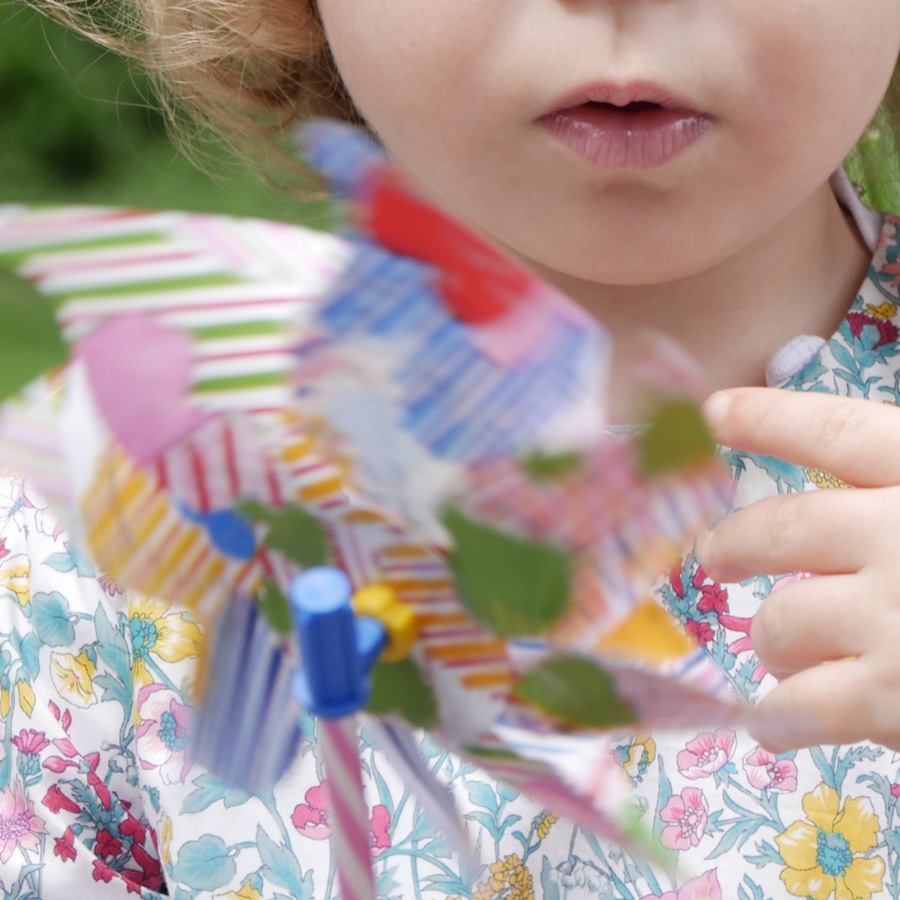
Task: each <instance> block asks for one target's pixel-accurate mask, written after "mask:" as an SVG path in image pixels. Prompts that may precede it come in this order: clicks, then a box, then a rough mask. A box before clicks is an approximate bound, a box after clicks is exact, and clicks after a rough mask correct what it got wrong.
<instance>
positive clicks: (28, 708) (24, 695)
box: [16, 681, 34, 719]
mask: <svg viewBox="0 0 900 900" xmlns="http://www.w3.org/2000/svg"><path fill="white" fill-rule="evenodd" d="M16 689H17V690H18V692H19V706H21V707H22V712H24V713H25V715H26V716H28V718H29V719H30V718H31V714H32V713H33V712H34V691H33V690H32V689H31V685H30V684H29V683H28V682H27V681H20V682H18V683H17V684H16Z"/></svg>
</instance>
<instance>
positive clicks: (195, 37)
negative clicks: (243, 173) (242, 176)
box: [36, 0, 363, 162]
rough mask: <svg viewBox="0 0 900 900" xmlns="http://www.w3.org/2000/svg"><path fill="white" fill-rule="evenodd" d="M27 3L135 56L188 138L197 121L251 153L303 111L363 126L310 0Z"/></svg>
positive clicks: (177, 131) (176, 128) (180, 134)
mask: <svg viewBox="0 0 900 900" xmlns="http://www.w3.org/2000/svg"><path fill="white" fill-rule="evenodd" d="M36 2H39V3H40V6H41V7H42V8H43V10H44V11H49V12H50V13H51V14H52V15H54V16H55V17H56V18H59V19H61V20H63V21H64V22H65V23H66V24H67V25H69V26H71V27H74V28H75V29H76V30H77V31H79V32H80V33H81V34H83V35H85V36H86V37H88V38H90V39H91V40H94V41H96V42H97V43H100V44H102V45H103V46H105V47H108V48H110V49H112V50H114V51H116V52H119V53H122V54H124V55H126V56H129V57H131V58H133V59H135V60H137V61H138V62H139V63H140V65H141V66H142V67H143V68H144V69H145V70H146V71H147V72H148V73H149V75H150V77H151V79H152V80H153V82H154V85H155V87H156V89H157V92H158V96H159V100H160V102H161V103H162V105H163V109H164V111H165V113H166V116H167V118H168V120H169V124H170V126H172V128H171V130H172V132H173V135H174V136H175V137H176V138H180V139H182V140H185V141H189V139H190V138H191V136H192V135H194V134H195V133H196V130H197V128H198V127H199V129H200V130H201V131H205V132H207V133H209V134H211V135H216V136H218V137H220V138H221V139H224V140H225V141H227V142H228V143H230V144H232V145H234V146H236V147H237V148H238V149H240V150H242V151H245V152H250V153H251V154H252V151H253V150H254V149H257V150H258V149H259V148H260V147H262V146H269V147H271V146H273V145H274V144H275V143H276V141H277V138H278V136H279V135H283V133H284V131H285V129H286V128H288V127H289V126H290V125H292V124H293V123H295V122H298V121H300V120H302V119H305V118H308V117H309V116H330V117H332V118H338V119H343V120H345V121H348V122H353V123H357V124H363V122H362V118H361V116H360V115H359V113H358V112H357V111H356V108H355V107H354V105H353V101H352V99H351V98H350V95H349V94H348V93H347V90H346V88H345V87H344V85H343V82H342V81H341V78H340V75H339V74H338V71H337V67H336V66H335V64H334V60H333V59H332V56H331V52H330V50H329V47H328V42H327V40H326V38H325V31H324V28H323V27H322V24H321V20H320V18H319V14H318V10H317V8H316V0H36ZM261 138H262V139H263V140H260V139H261ZM283 161H284V160H282V162H283Z"/></svg>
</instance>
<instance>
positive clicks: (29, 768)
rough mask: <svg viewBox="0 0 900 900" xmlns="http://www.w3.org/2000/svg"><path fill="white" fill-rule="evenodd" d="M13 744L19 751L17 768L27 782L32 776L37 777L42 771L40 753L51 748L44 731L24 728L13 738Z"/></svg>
mask: <svg viewBox="0 0 900 900" xmlns="http://www.w3.org/2000/svg"><path fill="white" fill-rule="evenodd" d="M12 742H13V744H14V745H15V746H16V747H17V748H18V750H19V757H18V759H17V760H16V768H17V769H18V770H19V774H20V775H21V776H22V778H23V779H24V780H25V781H26V782H27V781H28V779H29V778H31V776H32V775H37V773H38V772H40V771H41V760H40V752H41V750H43V749H44V748H45V747H49V746H50V741H48V740H47V738H46V736H45V734H44V732H43V731H35V730H34V729H33V728H29V729H28V730H26V729H24V728H23V729H22V730H21V731H20V732H19V733H18V734H17V735H15V737H13V739H12Z"/></svg>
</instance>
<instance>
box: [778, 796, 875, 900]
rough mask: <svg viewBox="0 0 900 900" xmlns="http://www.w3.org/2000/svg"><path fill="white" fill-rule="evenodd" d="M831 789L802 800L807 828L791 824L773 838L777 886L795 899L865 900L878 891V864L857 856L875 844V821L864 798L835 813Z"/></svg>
mask: <svg viewBox="0 0 900 900" xmlns="http://www.w3.org/2000/svg"><path fill="white" fill-rule="evenodd" d="M839 805H840V797H839V796H838V794H837V791H835V790H834V788H831V787H828V786H827V785H825V784H820V785H819V786H818V787H817V788H816V789H815V790H814V791H813V792H812V793H809V794H806V796H805V797H804V798H803V811H804V812H805V813H806V815H807V818H808V819H809V822H800V821H798V822H794V823H793V825H789V826H788V828H787V829H786V830H785V831H784V832H783V833H782V834H779V835H778V836H777V837H776V838H775V843H776V844H778V849H779V851H780V853H781V858H782V859H783V860H784V861H785V862H786V863H787V868H785V869H783V870H782V872H781V880H782V881H783V882H784V885H785V887H786V888H787V890H788V892H789V893H791V894H794V896H796V897H812V898H813V900H826V898H829V897H832V896H833V897H834V898H835V900H869V898H870V897H871V896H872V894H875V893H878V892H879V891H880V890H881V883H882V878H883V876H884V860H883V859H882V858H881V857H880V856H871V857H868V856H862V855H858V854H864V853H866V852H868V851H869V850H871V849H872V848H873V847H875V846H876V845H877V844H878V830H879V829H878V819H876V817H875V813H874V812H873V810H872V804H871V803H870V801H869V800H868V799H866V798H865V797H848V798H847V799H846V800H845V801H844V805H843V807H840V808H839Z"/></svg>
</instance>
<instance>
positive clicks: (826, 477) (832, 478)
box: [806, 469, 853, 489]
mask: <svg viewBox="0 0 900 900" xmlns="http://www.w3.org/2000/svg"><path fill="white" fill-rule="evenodd" d="M806 474H807V475H808V476H809V480H810V481H811V482H812V483H813V484H814V485H815V486H816V487H817V488H822V489H824V488H849V487H853V485H851V484H847V482H846V481H841V479H840V478H838V477H837V476H836V475H832V474H831V472H826V471H825V470H824V469H807V470H806Z"/></svg>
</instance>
